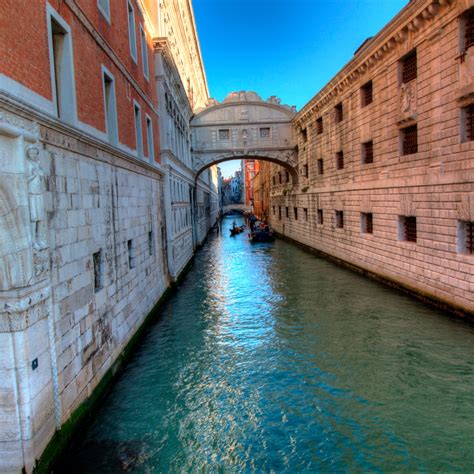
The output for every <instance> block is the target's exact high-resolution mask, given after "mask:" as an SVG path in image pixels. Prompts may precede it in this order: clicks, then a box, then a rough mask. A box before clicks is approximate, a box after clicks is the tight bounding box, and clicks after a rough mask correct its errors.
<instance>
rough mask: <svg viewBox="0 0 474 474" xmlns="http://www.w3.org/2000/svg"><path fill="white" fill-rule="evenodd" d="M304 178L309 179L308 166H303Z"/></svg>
mask: <svg viewBox="0 0 474 474" xmlns="http://www.w3.org/2000/svg"><path fill="white" fill-rule="evenodd" d="M303 176H304V177H305V178H307V177H308V165H303Z"/></svg>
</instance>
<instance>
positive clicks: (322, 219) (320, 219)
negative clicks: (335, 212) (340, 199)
mask: <svg viewBox="0 0 474 474" xmlns="http://www.w3.org/2000/svg"><path fill="white" fill-rule="evenodd" d="M318 224H319V225H323V224H324V216H323V210H322V209H318Z"/></svg>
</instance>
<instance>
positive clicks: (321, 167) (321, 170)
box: [318, 158, 324, 174]
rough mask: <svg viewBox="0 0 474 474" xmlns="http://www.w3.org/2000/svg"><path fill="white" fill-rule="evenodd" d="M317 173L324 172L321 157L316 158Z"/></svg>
mask: <svg viewBox="0 0 474 474" xmlns="http://www.w3.org/2000/svg"><path fill="white" fill-rule="evenodd" d="M318 174H324V163H323V159H322V158H319V159H318Z"/></svg>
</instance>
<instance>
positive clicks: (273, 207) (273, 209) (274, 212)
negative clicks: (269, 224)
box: [272, 206, 276, 215]
mask: <svg viewBox="0 0 474 474" xmlns="http://www.w3.org/2000/svg"><path fill="white" fill-rule="evenodd" d="M272 212H273V215H275V214H276V211H275V206H272Z"/></svg>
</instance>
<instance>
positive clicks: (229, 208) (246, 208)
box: [222, 204, 252, 214]
mask: <svg viewBox="0 0 474 474" xmlns="http://www.w3.org/2000/svg"><path fill="white" fill-rule="evenodd" d="M251 210H252V209H251V207H250V206H246V205H245V204H228V205H227V206H222V212H223V213H224V214H225V213H226V212H229V211H237V212H245V211H249V212H250V211H251Z"/></svg>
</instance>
